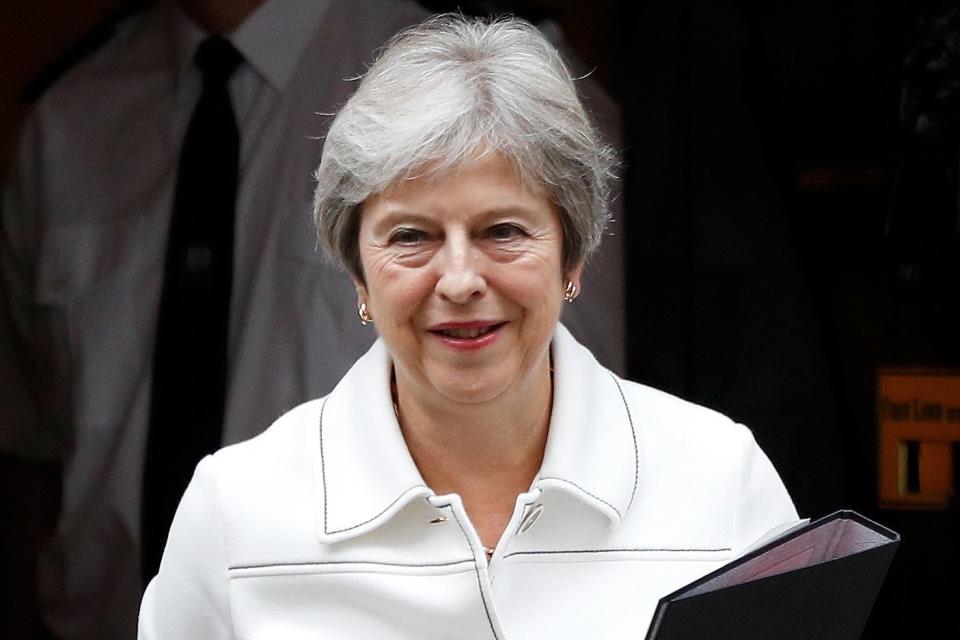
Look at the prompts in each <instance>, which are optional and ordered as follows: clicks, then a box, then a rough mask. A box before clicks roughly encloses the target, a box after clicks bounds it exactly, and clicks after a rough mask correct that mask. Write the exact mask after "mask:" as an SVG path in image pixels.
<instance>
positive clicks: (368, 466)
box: [317, 325, 639, 543]
mask: <svg viewBox="0 0 960 640" xmlns="http://www.w3.org/2000/svg"><path fill="white" fill-rule="evenodd" d="M552 350H553V366H554V399H553V414H552V417H551V421H550V433H549V435H548V437H547V447H546V451H545V453H544V461H543V465H542V467H541V471H540V473H539V474H538V475H537V477H536V479H535V480H534V484H533V486H534V488H539V489H541V490H543V491H545V492H546V491H563V492H565V493H568V494H570V495H572V496H574V497H576V498H578V499H580V500H581V501H583V502H584V503H585V504H586V505H589V506H590V507H592V508H594V509H596V510H597V511H599V512H601V513H602V514H603V515H605V516H606V517H607V518H608V520H609V522H610V526H611V528H615V527H616V526H618V525H619V523H620V521H621V520H622V518H623V517H624V515H625V514H626V512H627V511H628V510H629V509H630V505H631V504H632V501H633V497H634V495H635V494H636V490H637V478H638V472H639V462H638V451H637V438H636V434H635V432H634V425H633V422H632V418H631V415H630V411H629V408H628V406H627V404H626V399H625V396H624V394H623V392H622V389H621V382H620V380H619V379H618V378H616V376H614V375H613V374H612V373H610V372H609V371H608V370H607V369H605V368H603V367H602V366H600V365H599V364H598V363H597V361H596V360H595V359H594V358H593V355H592V354H590V352H589V351H588V350H587V349H586V348H584V347H583V346H581V345H580V344H579V343H578V342H577V341H576V340H575V339H574V338H573V337H572V336H571V335H570V333H569V332H568V331H567V330H566V328H564V327H563V326H562V325H558V326H557V330H556V332H555V334H554V339H553V343H552ZM390 371H391V362H390V354H389V352H388V351H387V348H386V346H385V345H384V344H383V342H382V341H381V340H378V341H377V342H376V343H375V344H374V345H373V347H371V348H370V350H369V351H368V352H367V353H366V355H364V356H363V357H362V358H360V360H358V361H357V363H356V364H355V365H354V366H353V368H352V369H350V371H349V372H347V374H346V375H345V376H344V378H343V379H342V380H341V381H340V383H339V384H338V385H337V386H336V388H335V389H334V390H333V391H332V392H331V393H330V395H328V396H327V397H326V399H325V400H324V401H323V408H322V409H321V414H320V459H319V463H318V468H317V494H318V496H319V500H320V501H321V505H320V509H319V513H320V514H321V516H320V518H321V521H320V523H319V537H320V539H321V541H323V542H327V543H331V542H338V541H341V540H346V539H349V538H352V537H355V536H358V535H361V534H363V533H366V532H368V531H371V530H373V529H376V528H377V527H379V526H381V525H382V524H384V523H385V522H387V521H388V520H390V519H391V518H392V517H393V516H394V515H395V514H396V513H398V512H399V511H400V510H402V509H403V508H404V507H405V506H406V505H407V504H409V503H410V502H411V501H413V500H415V499H417V498H424V497H428V496H432V495H434V493H433V491H431V490H430V489H429V487H427V486H426V484H425V483H424V481H423V478H422V477H421V476H420V473H419V471H418V470H417V468H416V465H415V464H414V462H413V459H412V458H411V456H410V453H409V451H408V450H407V447H406V444H405V443H404V440H403V436H402V434H401V433H400V427H399V425H398V424H397V419H396V414H395V413H394V409H393V401H392V399H391V396H390Z"/></svg>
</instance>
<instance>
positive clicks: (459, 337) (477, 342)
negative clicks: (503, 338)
mask: <svg viewBox="0 0 960 640" xmlns="http://www.w3.org/2000/svg"><path fill="white" fill-rule="evenodd" d="M506 324H507V323H506V322H487V321H481V322H448V323H444V324H439V325H435V326H433V327H431V328H430V329H429V331H430V333H431V334H432V335H434V336H435V337H436V338H437V339H438V340H439V342H441V343H442V344H445V345H446V346H448V347H452V348H454V349H459V350H473V349H482V348H483V347H486V346H488V345H490V344H493V342H494V341H496V339H497V338H498V337H499V336H500V329H502V328H503V327H505V326H506Z"/></svg>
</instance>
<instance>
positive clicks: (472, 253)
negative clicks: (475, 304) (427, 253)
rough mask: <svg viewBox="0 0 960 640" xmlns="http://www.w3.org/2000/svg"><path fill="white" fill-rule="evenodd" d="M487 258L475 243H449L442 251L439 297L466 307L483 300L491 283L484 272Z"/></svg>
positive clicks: (437, 289)
mask: <svg viewBox="0 0 960 640" xmlns="http://www.w3.org/2000/svg"><path fill="white" fill-rule="evenodd" d="M482 265H483V257H482V256H480V255H479V254H478V252H477V251H476V250H475V248H474V247H473V246H472V245H471V243H469V242H466V241H464V240H456V239H454V240H452V241H451V240H448V242H447V243H446V245H445V246H444V248H443V250H442V251H441V260H440V261H439V265H438V268H439V270H440V274H439V277H438V278H437V285H436V291H437V294H438V295H439V296H440V297H441V298H443V299H445V300H448V301H449V302H453V303H454V304H466V303H468V302H470V301H471V300H473V299H476V298H481V297H483V294H484V293H485V292H486V290H487V281H486V278H485V277H484V274H483V273H482Z"/></svg>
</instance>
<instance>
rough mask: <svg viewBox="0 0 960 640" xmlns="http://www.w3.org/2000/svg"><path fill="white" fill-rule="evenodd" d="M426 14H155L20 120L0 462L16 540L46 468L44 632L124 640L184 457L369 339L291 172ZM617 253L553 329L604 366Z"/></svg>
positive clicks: (266, 4)
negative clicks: (54, 471)
mask: <svg viewBox="0 0 960 640" xmlns="http://www.w3.org/2000/svg"><path fill="white" fill-rule="evenodd" d="M426 15H427V12H426V11H425V10H423V9H422V8H421V7H419V6H418V5H416V4H414V3H412V2H408V1H405V0H380V1H377V0H350V1H349V2H348V1H346V0H242V1H241V0H237V1H232V2H231V1H226V0H206V1H204V0H180V1H179V2H176V3H173V2H165V3H163V2H162V3H159V4H157V5H155V6H152V7H150V8H147V9H145V10H144V11H142V12H140V13H138V14H137V15H134V16H132V17H130V18H128V19H126V20H124V21H123V22H121V23H120V24H118V25H117V28H116V30H115V33H114V35H113V36H112V38H110V40H109V41H107V42H106V43H105V44H104V45H103V46H102V47H100V48H99V49H98V50H96V51H95V52H93V53H92V54H90V55H89V56H87V57H86V58H84V59H83V60H81V61H80V62H79V63H78V64H76V65H75V66H74V67H73V68H71V69H70V70H69V71H68V72H67V73H66V74H65V75H64V76H63V77H61V78H60V79H59V80H58V81H57V82H56V83H55V84H54V85H52V86H51V87H50V88H49V89H48V90H47V92H46V93H45V94H44V95H43V96H42V97H41V98H40V99H39V100H38V102H37V103H36V104H35V105H34V106H33V109H32V112H31V114H30V116H29V118H28V120H27V122H26V123H25V125H24V127H23V130H22V133H21V139H20V144H19V149H18V152H17V155H16V159H15V163H14V166H13V169H12V171H11V177H10V180H9V183H8V184H7V185H5V187H4V190H3V201H2V226H0V269H2V277H3V281H4V286H3V288H2V292H0V323H2V324H0V376H2V380H3V384H0V451H2V452H3V458H2V461H0V466H4V467H5V468H4V470H3V471H4V477H5V478H7V479H9V480H10V484H13V485H14V486H16V487H17V488H18V489H19V488H22V489H23V493H24V496H23V498H24V499H23V500H22V501H21V502H19V503H18V504H19V505H20V507H21V508H22V509H30V510H33V511H34V513H33V514H32V517H30V518H27V517H24V515H23V514H20V515H17V514H13V517H11V520H10V521H11V522H15V523H16V526H17V527H25V528H26V529H28V530H27V531H23V532H21V534H22V537H24V538H27V539H30V538H31V537H32V538H33V539H36V537H37V536H39V535H42V532H41V531H40V530H39V529H40V527H39V525H40V524H42V523H43V521H44V520H45V519H46V518H45V517H43V514H42V513H36V511H37V510H38V509H39V510H40V511H43V510H44V509H46V510H53V509H54V508H55V507H56V505H55V504H51V503H49V502H43V501H42V500H41V501H37V500H34V499H33V498H32V495H34V491H33V487H31V484H34V485H35V484H36V482H37V481H38V479H43V478H47V480H48V481H49V480H50V474H46V475H44V474H37V473H36V472H35V468H36V462H37V461H48V462H49V463H52V464H53V465H59V466H60V468H62V502H61V505H60V508H59V513H58V514H52V517H53V518H54V519H56V522H57V525H56V530H55V532H54V534H53V537H52V539H51V540H50V541H49V542H48V543H47V544H45V545H44V547H43V549H42V550H41V552H40V556H39V567H38V571H37V580H38V585H37V586H38V592H39V597H40V608H41V611H42V617H43V624H44V626H45V627H46V628H48V629H49V632H50V633H52V634H53V635H54V637H57V638H64V639H67V638H98V639H107V640H109V639H111V638H131V637H134V636H135V633H136V630H135V627H136V616H137V610H138V605H139V600H140V594H141V592H142V587H143V585H144V583H145V581H147V580H149V579H150V577H152V574H153V572H155V570H156V565H157V563H158V562H159V553H160V551H161V550H162V546H163V542H164V540H165V538H166V527H167V526H168V524H169V518H170V516H171V515H172V509H173V508H174V507H175V500H176V498H177V497H178V496H179V494H180V492H182V489H183V487H184V486H185V484H186V481H187V480H188V479H189V475H188V474H189V469H192V465H193V464H195V462H196V458H197V456H199V455H203V453H204V452H206V451H210V450H213V449H215V448H216V447H217V446H219V445H220V444H229V443H233V442H237V441H240V440H244V439H247V438H250V437H252V436H254V435H256V434H257V433H259V432H260V431H262V430H263V429H264V428H266V427H267V426H268V425H269V424H270V423H271V422H272V421H273V420H274V419H275V418H276V417H278V416H279V415H280V414H281V413H283V412H284V411H286V410H287V409H289V408H291V407H293V406H294V405H296V404H298V403H299V402H302V401H304V400H306V399H309V398H314V397H318V396H321V395H323V394H325V393H327V392H328V391H329V390H330V389H331V388H332V386H333V385H334V383H335V382H336V381H337V380H338V379H339V378H340V376H341V375H342V374H343V373H344V372H345V370H346V367H347V366H348V365H349V363H351V362H353V361H354V360H355V359H356V358H357V357H358V355H359V354H360V353H361V352H362V351H363V350H364V349H365V348H366V347H367V346H368V345H369V344H370V342H371V341H372V340H373V338H374V335H375V334H374V332H373V331H372V330H371V328H369V327H368V328H363V327H361V326H360V324H359V322H358V319H357V317H356V309H355V306H354V305H355V294H354V292H353V288H352V286H351V285H350V283H349V281H348V279H347V278H346V276H344V275H343V274H341V273H337V272H335V271H333V270H332V268H331V267H329V266H328V265H327V264H326V263H325V261H324V258H323V256H322V255H321V254H320V253H318V251H317V250H316V242H315V235H314V232H313V229H312V220H311V204H310V200H311V194H312V181H311V179H310V175H311V173H312V171H313V170H314V168H315V167H316V166H317V165H318V164H319V154H320V150H321V147H322V141H320V140H318V138H322V136H323V133H324V130H325V127H326V125H327V123H328V120H329V118H328V117H326V116H324V115H323V114H332V113H334V112H335V111H336V110H337V108H338V107H339V106H340V105H341V104H342V103H343V102H344V101H345V100H346V99H347V97H348V96H349V93H350V92H351V91H352V89H353V83H351V82H345V81H344V80H345V79H348V78H353V77H356V76H357V75H359V74H361V73H362V72H363V71H364V69H365V65H366V63H368V62H369V60H370V59H371V58H372V55H373V52H374V51H375V50H376V49H377V48H378V47H379V46H381V45H382V44H383V43H384V42H385V41H386V40H387V39H388V38H389V37H390V36H391V35H393V34H394V33H395V32H396V31H398V30H399V29H401V28H403V27H405V26H407V25H409V24H412V23H416V22H419V21H420V20H422V19H423V18H424V17H425V16H426ZM218 36H219V37H218ZM597 103H599V99H598V102H597ZM599 108H600V110H602V111H603V110H606V111H609V110H610V109H611V107H609V106H604V105H600V107H599ZM601 120H603V118H602V117H601ZM609 120H610V119H608V121H609ZM230 123H233V124H232V125H230ZM225 124H226V125H230V126H224V125H225ZM231 148H235V150H234V151H233V152H232V154H231V153H230V149H231ZM225 167H226V168H225ZM231 167H232V168H231ZM231 185H233V188H232V189H231ZM210 211H216V212H217V213H216V215H211V214H210ZM208 218H209V219H208ZM225 228H226V229H227V230H226V231H224V229H225ZM618 242H619V238H615V239H613V241H612V242H609V243H608V244H609V245H612V246H608V247H606V249H605V251H606V254H605V255H606V256H607V257H605V258H604V259H605V260H607V261H608V262H609V263H611V264H613V265H614V267H613V269H612V271H613V273H611V274H609V277H607V278H604V277H598V278H595V279H594V282H595V283H596V286H593V287H591V285H590V282H591V281H590V275H589V274H588V276H587V279H586V281H585V290H584V293H583V296H581V298H580V300H578V304H577V305H571V308H570V309H569V310H568V312H569V315H568V317H567V321H568V323H569V325H570V326H571V328H572V329H573V331H574V332H575V333H577V334H578V335H579V337H580V338H581V339H582V340H584V341H585V342H586V343H587V344H588V345H589V346H591V348H592V349H593V350H594V353H597V354H598V355H599V356H600V357H601V359H604V360H605V363H606V364H608V366H611V367H612V368H614V369H616V370H620V371H622V368H623V349H622V346H623V331H622V318H623V314H622V298H621V296H622V292H621V290H620V287H621V283H620V269H619V259H620V249H619V246H618ZM218 265H219V266H218ZM603 266H604V267H605V268H606V267H607V266H608V265H606V264H605V265H603ZM224 289H226V290H224ZM211 363H213V364H211ZM218 385H219V386H218ZM218 389H219V392H217V390H218ZM207 401H209V402H207ZM194 403H198V404H197V405H196V406H195V404H194ZM211 427H213V430H212V431H211ZM158 452H160V453H158ZM179 453H183V456H179V457H183V458H184V459H182V460H181V459H177V458H178V455H177V454H179ZM191 456H192V457H191ZM184 469H188V471H186V472H185V471H184ZM184 473H186V474H187V475H186V476H184ZM18 478H20V480H18ZM28 491H29V492H31V493H30V494H29V495H27V492H28ZM58 492H59V489H58V488H47V489H46V490H45V489H44V488H43V487H37V491H36V492H35V494H37V495H41V496H45V495H50V494H56V493H58ZM161 494H162V495H161ZM171 497H172V498H171ZM171 499H172V500H174V502H173V504H172V505H171V504H170V500H171ZM158 514H159V515H158ZM30 523H35V524H37V525H38V527H37V529H38V530H37V531H36V532H31V531H29V528H30V527H29V524H30ZM144 534H146V538H144V537H143V536H144ZM17 553H22V550H21V549H17V548H8V549H4V550H3V551H0V554H6V555H8V556H9V555H12V554H17ZM32 563H33V559H32V557H26V558H23V559H22V560H21V562H20V566H22V567H26V568H30V567H31V566H32ZM29 613H30V612H29V611H28V610H25V609H21V610H15V611H11V615H10V616H9V617H8V616H0V618H5V619H6V620H7V622H6V623H0V627H2V625H3V624H7V625H10V628H9V630H8V633H6V634H0V635H7V636H9V637H24V636H26V633H28V632H24V629H26V626H25V625H27V624H29V620H28V616H27V614H29ZM17 625H19V626H17Z"/></svg>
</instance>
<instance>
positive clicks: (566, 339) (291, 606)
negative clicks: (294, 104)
mask: <svg viewBox="0 0 960 640" xmlns="http://www.w3.org/2000/svg"><path fill="white" fill-rule="evenodd" d="M552 353H553V363H554V401H553V415H552V417H551V422H550V432H549V436H548V440H547V448H546V452H545V455H544V461H543V466H542V468H541V470H540V473H539V474H538V475H537V477H536V479H535V480H534V482H533V485H532V487H531V489H530V491H529V492H527V493H524V494H521V495H520V496H518V498H517V502H516V508H515V511H514V513H513V517H512V519H511V521H510V523H509V525H508V526H507V528H506V530H505V532H504V534H503V537H502V538H501V540H500V543H499V545H498V546H497V548H496V551H495V553H494V555H493V558H492V560H491V561H490V562H489V563H488V562H487V559H486V555H485V553H484V550H483V547H482V545H481V543H480V540H479V538H478V536H477V533H476V531H475V530H474V528H473V526H472V524H471V523H470V521H469V519H468V517H467V514H466V512H465V511H464V509H463V505H462V503H461V501H460V498H459V496H457V495H436V494H434V493H433V492H432V491H431V490H430V488H429V487H427V486H426V485H425V484H424V482H423V480H422V478H421V476H420V474H419V472H418V471H417V468H416V466H415V465H414V463H413V460H412V459H411V457H410V454H409V453H408V451H407V448H406V446H405V445H404V441H403V438H402V436H401V434H400V430H399V427H398V425H397V422H396V419H395V416H394V411H393V406H392V402H391V398H390V391H389V380H390V369H391V363H390V357H389V354H388V352H387V350H386V348H385V346H384V345H383V343H382V342H377V343H376V344H375V345H374V346H373V347H372V348H371V349H370V351H369V352H368V353H367V354H366V355H365V356H363V357H362V358H361V359H360V360H359V361H358V362H357V363H356V365H354V367H353V368H352V369H351V370H350V372H349V373H348V374H347V375H346V376H345V377H344V378H343V380H342V381H341V382H340V384H339V385H338V386H337V387H336V388H335V389H334V391H333V392H331V393H330V395H329V396H327V397H326V398H323V399H320V400H316V401H313V402H308V403H306V404H304V405H301V406H299V407H297V408H296V409H294V410H293V411H291V412H289V413H288V414H286V415H284V416H283V417H281V418H280V419H279V420H278V421H277V422H276V423H275V424H274V425H273V426H272V427H270V429H268V430H267V431H266V432H264V433H263V434H262V435H260V436H258V437H256V438H254V439H253V440H250V441H248V442H245V443H242V444H239V445H235V446H231V447H227V448H226V449H223V450H221V451H220V452H218V453H216V454H215V455H213V456H210V457H208V458H206V459H205V460H203V461H202V462H201V463H200V465H199V466H198V467H197V471H196V474H195V476H194V478H193V481H192V482H191V484H190V486H189V488H188V489H187V491H186V494H185V495H184V497H183V501H182V502H181V504H180V508H179V510H178V512H177V516H176V518H175V520H174V522H173V526H172V528H171V532H170V538H169V541H168V543H167V548H166V552H165V554H164V558H163V563H162V564H161V567H160V572H159V574H158V575H157V577H156V578H154V580H153V581H152V582H151V584H150V586H149V588H148V589H147V592H146V594H145V595H144V599H143V603H142V606H141V611H140V638H142V639H144V640H159V639H163V640H167V639H170V640H172V639H177V640H181V639H185V638H203V639H205V640H214V639H218V638H243V639H251V640H253V639H270V640H275V639H278V638H282V639H284V640H295V639H297V638H311V639H317V638H323V639H327V638H331V639H334V638H335V639H339V638H375V639H378V640H380V639H383V640H393V639H397V640H399V639H410V640H413V639H417V640H423V639H425V638H465V639H466V638H470V639H473V638H478V639H479V638H482V639H493V638H496V639H499V640H504V639H506V638H510V639H511V640H516V639H521V640H536V639H539V638H551V639H557V638H578V639H582V638H643V637H644V634H645V633H646V628H647V626H648V624H649V622H650V617H651V615H652V613H653V610H654V608H655V606H656V603H657V601H658V599H659V598H660V597H661V596H662V595H664V594H666V593H668V592H670V591H673V590H675V589H676V588H678V587H680V586H682V585H684V584H686V583H687V582H689V581H691V580H693V579H695V578H697V577H699V576H701V575H703V574H705V573H707V572H708V571H711V570H712V569H714V568H716V567H718V566H720V565H721V564H724V563H725V562H727V561H729V560H730V559H731V558H733V557H734V556H735V554H736V553H737V552H738V550H739V549H741V548H742V547H743V546H745V545H746V544H748V543H750V542H752V541H753V540H754V539H755V538H757V537H758V536H760V535H761V534H763V533H764V532H766V531H767V530H769V529H770V528H772V527H774V526H775V525H777V524H779V523H782V522H785V521H788V520H792V519H795V518H796V512H795V510H794V507H793V504H792V502H791V500H790V498H789V496H788V495H787V492H786V490H785V489H784V486H783V483H782V482H781V481H780V478H779V476H778V475H777V473H776V471H775V470H774V469H773V467H772V465H771V464H770V462H769V460H768V459H767V457H766V456H765V455H764V454H763V452H762V451H761V450H760V449H759V447H758V446H757V445H756V443H755V441H754V439H753V437H752V435H751V434H750V432H749V431H748V430H747V429H746V428H744V427H743V426H740V425H737V424H734V423H733V422H732V421H730V420H729V419H728V418H726V417H724V416H722V415H720V414H718V413H716V412H713V411H711V410H709V409H705V408H703V407H699V406H696V405H693V404H691V403H688V402H685V401H683V400H680V399H678V398H675V397H673V396H670V395H667V394H665V393H662V392H660V391H656V390H653V389H651V388H649V387H645V386H642V385H639V384H635V383H632V382H627V381H624V380H621V379H619V378H618V377H616V376H615V375H613V374H612V373H610V372H609V371H607V370H606V369H604V368H603V367H601V366H600V365H599V364H597V362H596V361H595V360H594V358H593V357H592V356H591V355H590V353H589V352H588V351H587V350H586V349H584V348H583V347H582V346H581V345H580V344H578V343H577V342H576V341H575V340H574V339H573V338H572V337H571V336H570V334H569V333H568V332H567V331H566V329H564V328H563V327H562V326H558V329H557V331H556V334H555V336H554V340H553V343H552Z"/></svg>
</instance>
